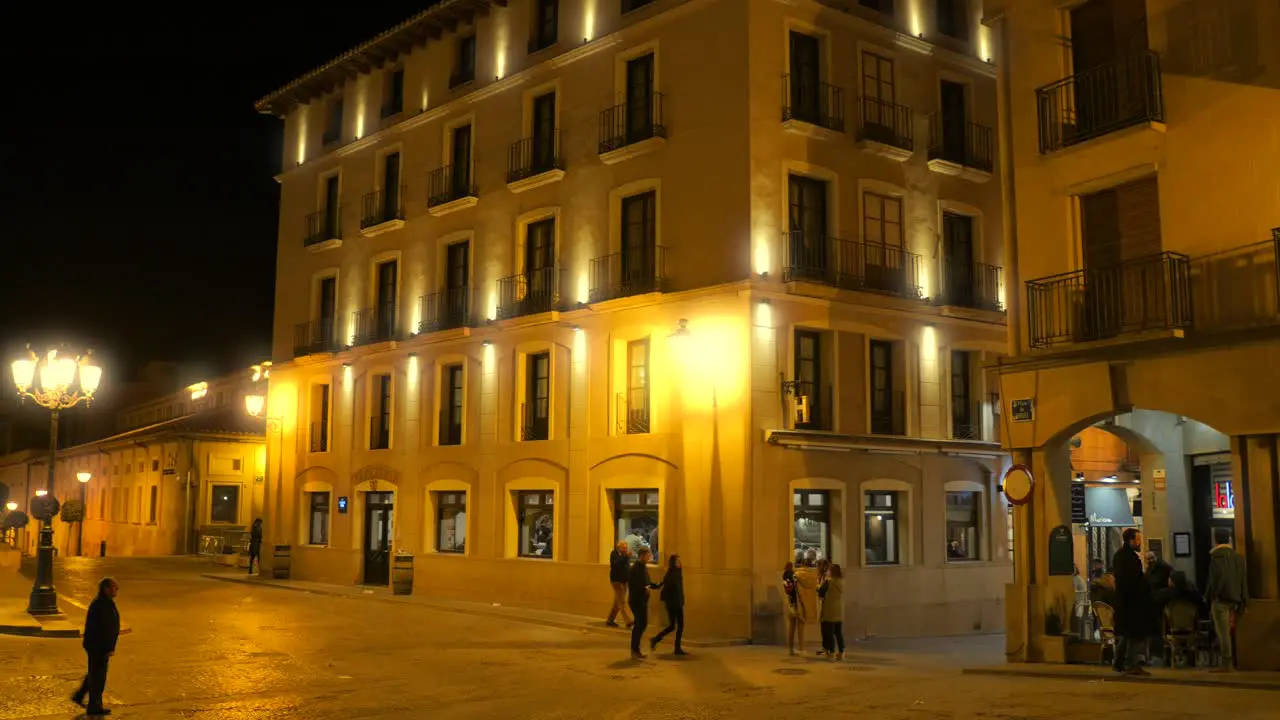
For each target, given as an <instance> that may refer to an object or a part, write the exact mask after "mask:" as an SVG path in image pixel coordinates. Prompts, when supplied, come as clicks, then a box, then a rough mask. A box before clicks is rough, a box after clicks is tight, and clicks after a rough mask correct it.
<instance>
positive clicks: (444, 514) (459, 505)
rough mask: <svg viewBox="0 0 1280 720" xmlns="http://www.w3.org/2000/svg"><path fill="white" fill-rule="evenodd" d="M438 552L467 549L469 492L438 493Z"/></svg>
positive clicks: (455, 551) (454, 551)
mask: <svg viewBox="0 0 1280 720" xmlns="http://www.w3.org/2000/svg"><path fill="white" fill-rule="evenodd" d="M436 528H437V530H436V532H437V533H438V534H437V537H436V552H442V553H461V552H465V551H466V549H467V547H466V546H467V494H466V493H464V492H442V493H436Z"/></svg>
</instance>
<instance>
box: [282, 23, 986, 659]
mask: <svg viewBox="0 0 1280 720" xmlns="http://www.w3.org/2000/svg"><path fill="white" fill-rule="evenodd" d="M936 5H937V6H938V7H943V8H944V9H945V12H937V11H935V3H933V2H917V3H909V2H899V3H896V6H895V5H894V4H890V3H860V4H859V3H825V2H812V1H809V0H801V1H798V2H774V1H772V0H753V1H752V2H742V1H740V0H689V1H678V0H652V1H648V2H645V1H641V0H559V1H558V2H556V1H554V0H519V1H515V0H513V1H512V2H509V3H508V2H498V1H494V2H489V1H487V0H485V1H481V0H454V1H452V2H449V1H446V2H442V3H440V4H438V5H436V6H434V7H433V8H432V9H430V10H427V11H425V12H423V13H421V14H420V15H418V16H416V17H414V18H412V19H410V20H409V21H407V22H406V23H404V24H402V25H400V26H397V27H396V28H394V29H392V30H390V31H388V32H387V33H385V34H384V35H382V36H379V37H378V38H375V39H374V40H372V41H370V42H368V43H366V44H364V45H361V46H360V47H359V48H357V49H355V50H353V51H351V52H350V53H347V54H346V55H344V56H342V57H341V58H339V59H337V60H334V61H333V62H331V63H329V64H327V65H325V66H322V67H321V68H319V69H317V70H316V71H314V72H312V73H310V74H308V75H307V76H304V77H302V78H300V79H298V80H296V81H294V82H293V83H290V84H289V85H288V86H286V87H284V88H282V89H280V90H279V91H277V92H275V93H273V94H272V95H270V96H268V97H266V98H264V99H263V100H261V101H260V102H259V105H258V107H259V109H260V110H261V111H263V112H267V113H272V114H275V115H277V116H279V117H281V118H282V119H283V121H284V134H285V142H284V158H283V168H284V170H283V172H282V174H281V175H280V176H279V181H280V183H281V215H280V232H279V238H280V240H279V256H278V257H279V261H278V268H279V269H278V275H277V292H276V318H275V342H274V353H273V359H274V361H275V365H274V366H273V370H272V377H271V383H270V384H271V392H270V397H269V400H268V403H267V414H268V415H270V416H272V417H274V418H276V419H278V421H279V428H280V432H279V434H278V435H272V436H269V438H268V446H269V452H268V454H269V456H270V461H269V468H268V483H267V486H268V487H267V523H268V526H269V533H268V534H269V537H270V539H271V540H272V541H274V542H277V543H281V544H288V545H290V546H291V551H290V553H291V554H290V566H291V572H292V574H293V577H297V578H304V579H311V580H322V581H329V582H337V583H344V584H350V583H369V584H375V585H384V584H386V583H387V582H388V576H389V568H390V566H391V565H392V564H393V562H394V556H395V555H396V554H398V553H404V554H409V555H412V556H413V558H414V565H415V572H416V575H415V581H414V592H415V593H419V594H426V595H430V596H436V597H442V598H453V599H464V600H475V601H482V602H500V603H503V604H507V605H523V606H530V607H539V608H546V609H554V610H560V611H564V612H571V613H577V614H582V615H600V616H601V617H603V616H604V614H605V613H606V612H607V609H608V606H609V602H610V594H609V593H610V589H609V587H608V583H607V564H606V561H607V558H608V555H609V552H610V550H611V549H612V548H613V547H614V545H615V543H616V542H617V540H620V539H626V538H628V537H631V538H633V541H634V542H645V543H648V544H649V545H650V546H653V547H654V548H655V550H656V551H657V552H656V556H657V558H659V561H661V560H664V559H665V557H666V556H667V555H668V554H669V553H679V554H680V555H681V557H682V559H683V563H684V566H685V568H686V571H685V577H686V592H687V594H688V605H689V607H688V610H687V612H688V617H689V622H690V627H691V632H694V633H695V634H699V635H703V636H718V637H740V638H741V637H750V638H753V639H755V640H758V641H768V640H773V639H777V638H778V637H779V632H780V629H781V624H782V621H781V612H782V604H781V599H780V595H779V591H778V585H779V577H780V573H781V570H782V566H783V564H784V563H785V562H787V561H789V560H792V559H793V558H794V556H795V555H796V554H797V553H798V552H807V551H808V550H810V549H812V550H814V551H815V553H820V554H822V555H823V556H824V557H829V558H830V559H832V560H834V561H835V562H838V563H841V564H843V565H844V566H845V567H846V568H847V571H846V573H847V574H846V577H847V578H848V579H847V580H846V583H847V586H846V587H847V588H848V589H847V590H846V592H845V597H846V603H847V604H848V624H849V625H850V628H851V629H850V632H851V634H857V635H862V634H878V635H914V634H931V633H963V632H974V631H995V630H999V629H1000V628H1001V626H1002V623H1003V619H1004V612H1003V610H1002V609H1001V607H1000V605H1001V602H1002V599H1003V593H1004V585H1005V583H1007V582H1008V580H1009V573H1010V570H1009V568H1010V565H1009V557H1008V536H1007V532H1006V521H1005V518H1006V514H1005V506H1004V505H1003V503H1002V500H1001V498H1000V496H999V494H998V493H997V492H996V481H997V479H998V475H999V473H1000V471H1001V469H1002V465H1003V464H1004V462H1005V461H1004V454H1003V451H1002V450H1001V449H1000V436H999V432H1000V431H999V427H1000V422H999V418H998V417H997V416H996V415H995V414H994V408H995V406H996V404H995V403H993V402H992V401H991V395H992V393H994V392H995V389H996V388H995V381H994V376H990V377H989V373H988V372H987V371H986V370H985V369H984V363H988V362H990V361H992V360H993V359H994V358H995V357H996V356H998V355H1000V354H1001V353H1003V352H1005V351H1006V349H1007V344H1006V330H1005V321H1004V312H1003V307H1004V302H1005V288H1004V284H1003V281H1002V275H1001V273H1002V268H1001V266H1002V264H1003V247H1002V245H1001V243H1000V241H999V238H1000V237H1001V224H1002V221H1003V220H1002V214H1001V211H1000V207H1001V206H1000V182H999V179H998V178H997V177H996V176H995V175H996V174H995V173H994V171H993V165H994V162H995V158H996V157H997V148H996V145H995V143H994V130H993V127H994V125H995V120H996V117H995V90H996V88H995V70H994V66H993V65H992V64H990V63H989V62H986V60H985V57H986V31H985V29H983V28H982V27H981V26H980V24H979V22H978V19H979V18H978V16H979V11H980V8H978V7H977V6H976V3H968V4H966V3H963V2H956V3H936ZM837 6H840V7H837ZM844 6H849V7H848V8H847V9H842V8H843V7H844ZM277 448H279V451H278V452H277ZM693 628H696V630H693Z"/></svg>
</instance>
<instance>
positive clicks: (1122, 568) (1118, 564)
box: [1111, 528, 1154, 677]
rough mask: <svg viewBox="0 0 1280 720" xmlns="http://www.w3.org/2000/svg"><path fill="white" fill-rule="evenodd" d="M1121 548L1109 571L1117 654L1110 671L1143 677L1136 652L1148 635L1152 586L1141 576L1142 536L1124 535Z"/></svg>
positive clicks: (1132, 532) (1134, 532)
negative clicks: (1112, 582)
mask: <svg viewBox="0 0 1280 720" xmlns="http://www.w3.org/2000/svg"><path fill="white" fill-rule="evenodd" d="M1123 537H1124V546H1123V547H1121V548H1120V549H1119V550H1117V551H1116V554H1115V557H1113V558H1112V559H1111V571H1112V572H1113V573H1115V577H1116V621H1115V622H1116V636H1117V637H1118V639H1117V640H1116V650H1115V659H1114V660H1113V661H1112V665H1111V667H1112V669H1113V670H1115V671H1116V672H1118V673H1126V674H1129V675H1136V676H1138V677H1145V676H1147V675H1150V674H1151V673H1149V672H1147V671H1146V670H1144V669H1143V668H1142V666H1141V665H1139V664H1138V649H1139V648H1141V647H1143V646H1144V644H1145V643H1146V639H1147V637H1148V636H1149V635H1150V634H1151V633H1150V629H1151V625H1152V622H1153V621H1154V616H1153V614H1152V602H1151V586H1150V585H1149V584H1147V578H1146V575H1145V574H1143V572H1142V557H1141V556H1139V555H1138V551H1139V550H1140V549H1142V533H1141V532H1139V531H1138V529H1137V528H1128V529H1127V530H1125V531H1124V535H1123Z"/></svg>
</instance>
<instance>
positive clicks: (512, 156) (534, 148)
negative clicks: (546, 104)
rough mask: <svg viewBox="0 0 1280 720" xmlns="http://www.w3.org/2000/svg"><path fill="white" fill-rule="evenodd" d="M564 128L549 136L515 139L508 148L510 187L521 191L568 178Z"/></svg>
mask: <svg viewBox="0 0 1280 720" xmlns="http://www.w3.org/2000/svg"><path fill="white" fill-rule="evenodd" d="M560 135H561V133H560V131H559V130H557V131H555V132H553V133H551V135H550V136H546V137H539V136H536V135H535V136H534V137H527V138H524V139H522V140H517V141H515V142H513V143H511V148H510V149H509V150H508V151H507V187H508V188H510V189H511V192H515V193H519V192H524V191H525V190H531V189H533V188H535V187H539V186H542V185H546V184H548V183H553V182H556V181H558V180H561V179H563V178H564V157H563V156H562V155H561V154H560Z"/></svg>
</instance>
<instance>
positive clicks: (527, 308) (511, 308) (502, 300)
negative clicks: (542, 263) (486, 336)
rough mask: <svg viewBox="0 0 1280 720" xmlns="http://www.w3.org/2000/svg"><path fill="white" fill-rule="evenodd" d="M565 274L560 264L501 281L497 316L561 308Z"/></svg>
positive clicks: (536, 312)
mask: <svg viewBox="0 0 1280 720" xmlns="http://www.w3.org/2000/svg"><path fill="white" fill-rule="evenodd" d="M562 275H563V273H562V272H561V271H560V269H559V268H557V267H545V268H539V269H537V270H529V271H527V272H523V273H519V274H516V275H511V276H509V277H504V278H502V279H501V280H499V281H498V319H499V320H506V319H508V318H515V317H522V316H525V315H536V314H538V313H544V312H551V311H552V310H559V309H560V307H561V302H560V288H561V287H562V286H563V282H562V277H561V276H562Z"/></svg>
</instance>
